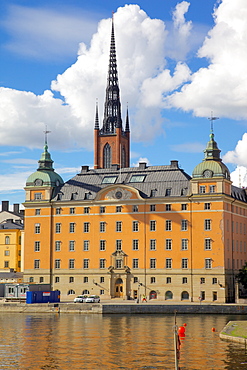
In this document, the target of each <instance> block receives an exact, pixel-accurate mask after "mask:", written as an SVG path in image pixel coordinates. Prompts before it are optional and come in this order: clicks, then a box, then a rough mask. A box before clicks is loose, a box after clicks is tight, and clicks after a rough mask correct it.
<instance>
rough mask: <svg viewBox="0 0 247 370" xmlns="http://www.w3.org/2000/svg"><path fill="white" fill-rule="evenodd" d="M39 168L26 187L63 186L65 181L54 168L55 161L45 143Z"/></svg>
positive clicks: (30, 177) (29, 178)
mask: <svg viewBox="0 0 247 370" xmlns="http://www.w3.org/2000/svg"><path fill="white" fill-rule="evenodd" d="M38 163H39V168H38V169H37V171H36V172H34V173H32V174H31V175H30V176H29V177H28V179H27V182H26V186H39V187H40V186H52V187H55V186H60V185H63V183H64V182H63V179H62V178H61V176H60V175H58V174H57V173H56V172H55V171H54V168H53V166H52V165H53V160H52V159H51V155H50V153H49V152H48V145H47V143H45V146H44V151H43V153H42V154H41V157H40V160H39V162H38Z"/></svg>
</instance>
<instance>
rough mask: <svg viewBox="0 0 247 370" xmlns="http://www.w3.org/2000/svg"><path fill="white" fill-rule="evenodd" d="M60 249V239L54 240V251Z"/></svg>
mask: <svg viewBox="0 0 247 370" xmlns="http://www.w3.org/2000/svg"><path fill="white" fill-rule="evenodd" d="M60 250H61V241H60V240H56V241H55V251H56V252H60Z"/></svg>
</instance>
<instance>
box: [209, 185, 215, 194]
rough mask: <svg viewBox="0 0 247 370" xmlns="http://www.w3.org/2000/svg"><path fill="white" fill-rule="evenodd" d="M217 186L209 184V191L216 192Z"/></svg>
mask: <svg viewBox="0 0 247 370" xmlns="http://www.w3.org/2000/svg"><path fill="white" fill-rule="evenodd" d="M215 189H216V186H215V185H209V193H215Z"/></svg>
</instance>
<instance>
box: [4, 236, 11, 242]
mask: <svg viewBox="0 0 247 370" xmlns="http://www.w3.org/2000/svg"><path fill="white" fill-rule="evenodd" d="M9 243H10V239H9V236H5V244H9Z"/></svg>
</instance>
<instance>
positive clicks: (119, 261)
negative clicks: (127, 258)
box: [116, 259, 123, 269]
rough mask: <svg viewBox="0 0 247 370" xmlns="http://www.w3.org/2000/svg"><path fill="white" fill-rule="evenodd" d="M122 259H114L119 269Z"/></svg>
mask: <svg viewBox="0 0 247 370" xmlns="http://www.w3.org/2000/svg"><path fill="white" fill-rule="evenodd" d="M122 264H123V261H122V260H120V259H117V260H116V269H121V268H122Z"/></svg>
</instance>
